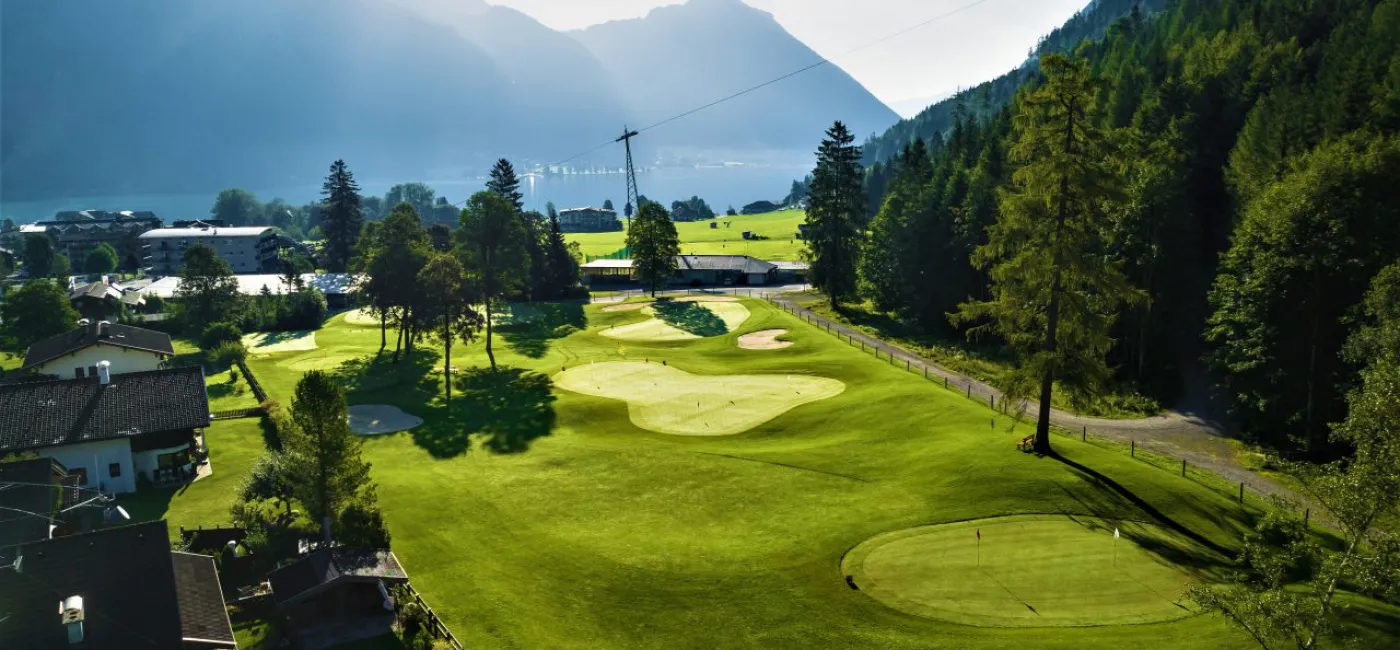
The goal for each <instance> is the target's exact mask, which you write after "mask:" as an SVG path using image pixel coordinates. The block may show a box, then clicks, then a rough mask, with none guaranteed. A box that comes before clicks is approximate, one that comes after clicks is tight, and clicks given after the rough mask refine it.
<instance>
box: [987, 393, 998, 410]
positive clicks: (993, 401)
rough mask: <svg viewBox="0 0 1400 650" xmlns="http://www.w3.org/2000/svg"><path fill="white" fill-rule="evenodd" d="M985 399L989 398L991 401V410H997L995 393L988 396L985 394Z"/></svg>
mask: <svg viewBox="0 0 1400 650" xmlns="http://www.w3.org/2000/svg"><path fill="white" fill-rule="evenodd" d="M987 399H988V400H991V402H992V410H993V411H995V410H997V396H996V395H988V396H987Z"/></svg>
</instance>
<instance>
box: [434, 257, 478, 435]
mask: <svg viewBox="0 0 1400 650" xmlns="http://www.w3.org/2000/svg"><path fill="white" fill-rule="evenodd" d="M418 285H419V287H420V288H421V290H422V291H423V297H424V300H423V308H424V309H425V310H426V312H427V313H426V314H425V315H426V316H428V317H430V318H432V320H433V321H434V323H435V325H434V327H433V336H434V337H435V338H437V340H439V341H441V342H442V344H443V347H444V349H445V350H446V354H445V355H444V356H443V360H442V377H443V384H444V386H445V388H446V391H447V402H448V404H449V406H450V405H451V402H452V375H453V371H452V344H453V343H455V342H457V341H461V342H463V343H467V342H469V341H471V340H472V339H473V338H475V337H476V333H477V331H478V330H480V329H481V327H482V325H483V323H482V320H483V319H482V316H481V314H480V313H479V312H477V311H476V310H475V309H473V308H472V305H474V304H477V303H478V302H480V299H479V298H478V297H477V295H476V292H475V291H474V287H473V286H472V282H471V280H470V279H468V278H467V274H466V270H465V269H463V268H462V263H461V262H459V261H457V258H456V257H454V256H452V255H450V254H447V253H439V254H436V255H433V256H432V257H431V258H430V259H429V260H428V263H427V264H426V265H424V266H423V270H422V271H419V273H418ZM449 412H450V411H449Z"/></svg>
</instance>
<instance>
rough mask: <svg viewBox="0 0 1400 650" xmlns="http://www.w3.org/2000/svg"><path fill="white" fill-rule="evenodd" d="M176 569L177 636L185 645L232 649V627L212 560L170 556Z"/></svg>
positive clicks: (197, 556)
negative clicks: (181, 636)
mask: <svg viewBox="0 0 1400 650" xmlns="http://www.w3.org/2000/svg"><path fill="white" fill-rule="evenodd" d="M170 562H171V564H172V565H174V567H175V596H176V598H177V599H178V600H179V601H180V633H181V635H183V636H184V638H185V640H187V641H200V642H202V643H203V644H204V645H215V646H227V647H230V648H232V647H235V644H234V641H233V625H232V624H230V623H229V620H228V608H227V607H226V606H225V605H224V595H223V591H222V588H221V587H220V586H219V572H218V571H216V570H215V569H214V558H212V557H209V556H208V555H197V554H194V553H176V552H172V553H171V554H170Z"/></svg>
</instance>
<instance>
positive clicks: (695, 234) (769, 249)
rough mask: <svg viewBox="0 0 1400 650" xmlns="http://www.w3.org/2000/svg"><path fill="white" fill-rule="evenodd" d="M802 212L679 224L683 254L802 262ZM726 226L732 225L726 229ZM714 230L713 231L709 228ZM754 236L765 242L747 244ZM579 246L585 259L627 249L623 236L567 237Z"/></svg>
mask: <svg viewBox="0 0 1400 650" xmlns="http://www.w3.org/2000/svg"><path fill="white" fill-rule="evenodd" d="M806 219H807V214H806V213H805V212H802V211H800V210H784V211H781V212H769V213H767V214H755V215H739V216H735V217H726V216H722V215H721V216H719V217H716V218H715V219H714V220H713V221H694V222H689V223H678V224H676V233H677V234H679V235H680V239H681V252H682V253H685V254H688V255H749V256H751V257H756V258H758V259H761V260H783V261H793V260H798V259H801V256H802V240H800V239H797V225H798V224H800V223H802V222H804V221H806ZM726 222H732V223H731V225H730V226H728V227H725V223H726ZM711 223H714V224H715V227H714V228H711V227H710V224H711ZM745 231H748V232H752V233H754V234H755V235H757V236H759V237H765V238H766V239H759V240H745V239H744V237H743V233H744V232H745ZM565 238H566V239H568V240H569V241H571V242H578V244H579V248H580V249H582V250H583V253H584V254H585V255H608V254H611V253H613V252H615V251H617V250H618V249H621V248H622V247H623V246H625V245H626V239H627V235H626V233H623V232H600V233H579V234H571V235H565Z"/></svg>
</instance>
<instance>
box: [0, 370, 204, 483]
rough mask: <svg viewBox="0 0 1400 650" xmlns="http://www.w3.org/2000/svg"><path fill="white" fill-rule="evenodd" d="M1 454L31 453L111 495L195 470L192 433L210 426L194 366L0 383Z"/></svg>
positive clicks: (201, 382) (200, 380) (201, 372)
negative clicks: (139, 482)
mask: <svg viewBox="0 0 1400 650" xmlns="http://www.w3.org/2000/svg"><path fill="white" fill-rule="evenodd" d="M0 414H3V416H0V456H5V455H11V454H16V455H28V454H36V455H38V456H39V457H41V458H52V459H54V460H57V461H58V462H60V463H62V464H63V466H64V467H67V468H68V473H69V475H70V476H77V477H78V479H77V483H78V484H79V485H85V486H87V487H91V488H96V489H100V490H104V491H106V492H110V493H118V494H119V493H124V492H134V491H135V490H136V485H137V477H138V475H141V474H144V475H145V477H146V478H147V479H149V480H152V481H159V480H163V479H176V478H180V477H182V476H189V475H191V474H192V473H193V470H194V463H195V450H196V441H195V436H196V433H197V432H198V431H200V430H203V429H204V428H206V427H208V426H209V422H210V418H209V394H208V393H207V392H206V390H205V386H204V369H203V368H201V367H199V366H190V367H185V368H173V369H169V370H152V371H145V372H133V373H127V374H121V375H114V374H111V373H109V372H108V371H107V368H106V366H105V364H103V363H100V362H99V363H98V372H97V376H90V377H85V378H83V379H62V380H50V381H29V382H19V383H14V384H6V385H0Z"/></svg>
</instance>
